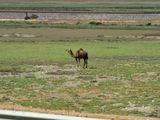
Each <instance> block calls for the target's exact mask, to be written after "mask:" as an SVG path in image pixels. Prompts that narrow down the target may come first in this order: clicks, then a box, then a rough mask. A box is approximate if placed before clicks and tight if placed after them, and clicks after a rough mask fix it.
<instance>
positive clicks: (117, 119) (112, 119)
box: [0, 104, 160, 120]
mask: <svg viewBox="0 0 160 120" xmlns="http://www.w3.org/2000/svg"><path fill="white" fill-rule="evenodd" d="M0 109H7V110H17V111H28V112H39V113H48V114H59V115H71V116H79V117H89V118H100V119H107V120H108V119H109V120H160V118H152V117H139V116H120V115H107V114H91V113H85V112H75V111H65V110H56V111H55V110H45V109H41V108H32V107H23V106H19V105H13V104H11V105H8V104H1V105H0Z"/></svg>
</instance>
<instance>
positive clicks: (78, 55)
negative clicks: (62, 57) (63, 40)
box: [67, 48, 88, 68]
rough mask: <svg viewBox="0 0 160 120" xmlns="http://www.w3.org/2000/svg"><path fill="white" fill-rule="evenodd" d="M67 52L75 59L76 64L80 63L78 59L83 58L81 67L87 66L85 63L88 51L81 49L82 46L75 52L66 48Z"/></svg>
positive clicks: (86, 62)
mask: <svg viewBox="0 0 160 120" xmlns="http://www.w3.org/2000/svg"><path fill="white" fill-rule="evenodd" d="M67 52H68V53H69V54H70V55H71V56H72V57H73V58H75V60H76V63H77V65H78V66H79V64H80V60H81V59H83V60H84V64H83V68H87V64H88V53H87V52H86V51H85V50H83V49H82V48H80V49H79V50H77V51H76V53H75V54H74V53H73V52H72V50H71V49H68V50H67Z"/></svg>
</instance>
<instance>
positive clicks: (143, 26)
mask: <svg viewBox="0 0 160 120" xmlns="http://www.w3.org/2000/svg"><path fill="white" fill-rule="evenodd" d="M0 27H1V28H78V29H80V28H83V29H84V28H86V29H124V30H125V29H129V30H154V29H155V30H159V29H160V25H159V24H156V23H152V22H148V23H146V22H143V23H138V22H137V23H133V24H130V23H122V21H119V23H103V22H102V23H101V22H96V21H91V22H60V23H56V22H38V21H34V22H33V21H0Z"/></svg>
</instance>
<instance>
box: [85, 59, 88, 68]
mask: <svg viewBox="0 0 160 120" xmlns="http://www.w3.org/2000/svg"><path fill="white" fill-rule="evenodd" d="M87 64H88V61H87V59H85V65H86V68H87V67H88V66H87Z"/></svg>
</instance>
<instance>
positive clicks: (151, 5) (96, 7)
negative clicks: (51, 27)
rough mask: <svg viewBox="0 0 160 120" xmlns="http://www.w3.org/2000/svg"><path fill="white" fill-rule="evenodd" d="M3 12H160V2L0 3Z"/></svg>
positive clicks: (40, 0) (122, 0)
mask: <svg viewBox="0 0 160 120" xmlns="http://www.w3.org/2000/svg"><path fill="white" fill-rule="evenodd" d="M0 2H1V4H0V9H1V10H47V11H48V10H49V11H61V10H62V11H93V12H94V11H101V12H123V13H124V12H125V13H128V12H129V13H130V12H136V13H139V12H141V13H144V12H153V13H155V12H160V2H159V1H158V0H152V1H146V0H141V1H138V0H137V1H134V2H133V1H131V0H121V1H118V0H115V1H105V0H103V1H96V0H94V1H92V0H89V1H83V0H79V1H73V0H69V1H64V0H62V1H56V0H50V1H42V0H39V1H37V0H35V1H28V0H26V1H25V0H24V1H19V0H16V1H14V2H13V1H9V0H8V1H3V0H2V1H0Z"/></svg>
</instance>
